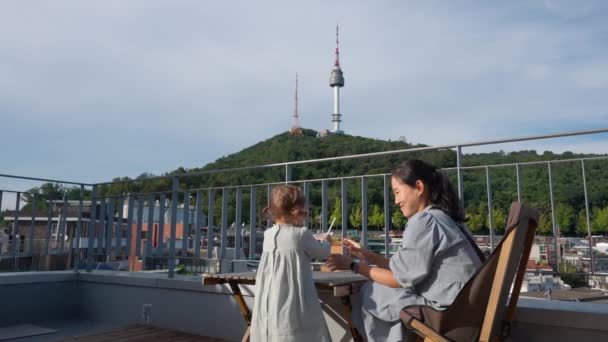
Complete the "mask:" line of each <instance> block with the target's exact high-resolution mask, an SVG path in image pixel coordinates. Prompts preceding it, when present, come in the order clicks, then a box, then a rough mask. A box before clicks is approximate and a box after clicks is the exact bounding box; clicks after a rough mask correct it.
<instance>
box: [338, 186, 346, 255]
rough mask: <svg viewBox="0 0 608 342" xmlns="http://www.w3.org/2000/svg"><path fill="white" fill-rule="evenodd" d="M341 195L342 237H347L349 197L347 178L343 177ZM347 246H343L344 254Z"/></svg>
mask: <svg viewBox="0 0 608 342" xmlns="http://www.w3.org/2000/svg"><path fill="white" fill-rule="evenodd" d="M340 197H341V201H342V239H346V238H347V229H348V198H347V193H346V180H344V178H342V179H341V180H340ZM344 252H345V248H344V245H343V246H342V254H344Z"/></svg>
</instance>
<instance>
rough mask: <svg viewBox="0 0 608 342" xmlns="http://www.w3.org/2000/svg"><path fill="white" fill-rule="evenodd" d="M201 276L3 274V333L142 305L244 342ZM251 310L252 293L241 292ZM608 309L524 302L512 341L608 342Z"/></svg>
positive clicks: (138, 318)
mask: <svg viewBox="0 0 608 342" xmlns="http://www.w3.org/2000/svg"><path fill="white" fill-rule="evenodd" d="M200 284H201V277H192V276H176V278H174V279H168V278H167V275H166V274H153V273H143V272H142V273H127V272H111V271H107V272H94V273H79V274H76V273H73V272H71V271H65V272H30V273H0V303H1V306H0V308H1V309H0V326H4V325H11V324H18V323H37V322H44V321H49V320H61V319H65V320H69V319H78V320H87V321H95V322H103V323H110V324H112V325H128V324H133V323H142V322H143V319H142V306H143V305H144V304H151V305H152V306H151V316H150V319H151V324H153V325H155V326H160V327H166V328H172V329H177V330H182V331H186V332H191V333H195V334H201V335H205V336H210V337H221V338H224V339H228V340H235V341H238V340H240V338H241V336H242V334H243V333H244V332H245V328H246V326H245V323H244V320H243V318H242V316H241V313H240V311H239V309H238V307H237V305H236V303H235V301H234V299H233V297H232V296H231V295H230V294H231V292H230V291H229V289H228V288H227V287H226V286H221V285H217V286H206V287H203V286H201V285H200ZM242 291H243V293H244V294H245V299H246V301H247V302H248V304H249V305H250V307H252V306H253V297H252V294H253V291H254V288H253V287H250V286H247V287H244V288H243V289H242ZM320 298H321V301H322V302H323V308H324V312H325V318H326V320H327V322H328V326H329V329H330V332H331V334H332V340H333V341H340V342H346V341H350V340H351V339H350V335H349V333H348V331H347V330H346V322H345V320H344V306H342V304H341V303H340V302H339V300H338V299H337V298H336V297H333V295H332V294H331V293H320ZM606 322H608V305H606V304H592V303H574V302H563V301H546V300H536V299H527V298H522V299H520V301H519V303H518V310H517V313H516V316H515V321H514V322H513V328H512V333H511V336H512V337H511V338H510V340H511V341H532V340H533V341H563V340H579V339H585V340H594V341H598V340H606V341H608V324H607V323H606Z"/></svg>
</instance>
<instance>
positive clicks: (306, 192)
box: [304, 181, 311, 229]
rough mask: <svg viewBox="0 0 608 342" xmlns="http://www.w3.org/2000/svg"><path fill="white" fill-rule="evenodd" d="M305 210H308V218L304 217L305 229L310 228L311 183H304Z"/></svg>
mask: <svg viewBox="0 0 608 342" xmlns="http://www.w3.org/2000/svg"><path fill="white" fill-rule="evenodd" d="M304 209H306V217H304V227H308V228H309V229H310V228H311V227H310V183H309V182H307V181H304Z"/></svg>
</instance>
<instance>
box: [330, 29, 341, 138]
mask: <svg viewBox="0 0 608 342" xmlns="http://www.w3.org/2000/svg"><path fill="white" fill-rule="evenodd" d="M338 44H339V40H338V26H336V62H335V63H334V69H333V70H332V71H331V75H330V77H329V86H330V87H332V88H334V113H333V114H332V115H331V122H332V123H333V128H332V129H331V132H332V133H334V134H344V131H342V130H341V129H340V122H342V119H341V117H342V114H340V88H342V87H344V74H343V73H342V68H340V50H339V49H338Z"/></svg>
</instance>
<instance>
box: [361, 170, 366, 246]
mask: <svg viewBox="0 0 608 342" xmlns="http://www.w3.org/2000/svg"><path fill="white" fill-rule="evenodd" d="M361 245H363V246H364V247H367V177H361Z"/></svg>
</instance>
